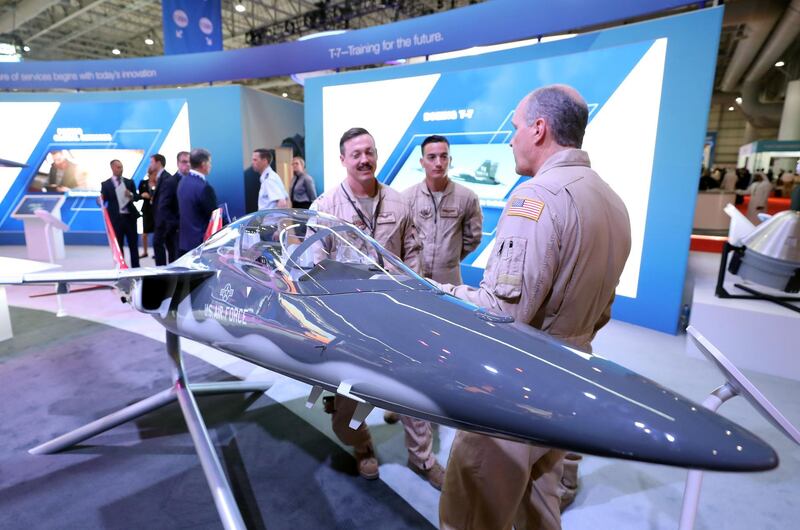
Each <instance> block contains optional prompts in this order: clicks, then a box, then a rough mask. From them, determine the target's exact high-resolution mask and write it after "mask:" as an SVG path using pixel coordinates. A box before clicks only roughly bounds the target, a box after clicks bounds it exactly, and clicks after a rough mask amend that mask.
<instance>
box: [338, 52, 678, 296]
mask: <svg viewBox="0 0 800 530" xmlns="http://www.w3.org/2000/svg"><path fill="white" fill-rule="evenodd" d="M666 50H667V39H665V38H662V39H655V40H646V41H642V42H636V43H633V44H628V45H625V46H618V47H614V48H608V49H600V50H589V51H582V52H580V53H573V54H567V55H558V56H555V57H544V58H539V59H534V60H528V61H519V62H516V63H511V64H499V65H493V66H487V67H483V68H469V69H463V70H462V69H455V70H444V71H441V72H437V73H433V74H428V75H419V76H408V77H403V76H399V77H396V78H393V79H385V80H379V81H367V82H360V83H348V84H335V85H331V86H324V87H323V88H322V102H323V115H322V126H323V152H324V175H325V189H328V188H329V187H330V186H332V185H336V183H338V182H339V181H340V180H341V178H342V176H343V170H342V167H341V162H340V161H339V147H338V139H339V137H340V136H341V134H342V133H343V132H344V131H345V130H347V129H348V128H350V127H352V126H354V125H358V126H361V127H365V128H366V129H368V130H369V131H370V132H371V133H372V135H373V137H374V138H375V142H376V146H377V149H378V158H379V159H378V179H379V180H381V181H382V182H385V183H387V184H389V185H390V186H391V187H393V188H395V189H397V190H398V191H402V190H404V189H406V188H408V187H410V186H412V185H414V184H416V183H417V182H420V181H421V180H423V179H424V177H425V175H424V173H423V172H422V170H421V167H420V162H419V159H420V157H421V152H420V147H419V146H420V145H421V143H422V141H423V140H424V139H425V138H426V137H427V136H428V135H431V134H439V135H443V136H446V137H447V138H448V139H449V140H450V142H451V155H452V158H453V162H452V166H451V168H450V177H451V178H452V179H453V180H454V181H455V182H458V183H459V184H463V185H465V186H467V187H469V188H470V189H472V190H473V191H475V192H476V193H477V194H478V197H479V198H480V200H481V206H482V207H483V209H484V217H485V223H484V234H485V236H484V238H483V242H482V243H481V246H480V247H479V248H478V249H477V250H476V251H475V252H473V253H472V254H471V255H470V256H467V258H466V259H465V260H464V262H463V263H464V265H466V266H468V267H475V268H477V269H482V268H484V267H485V266H486V263H487V261H488V258H489V255H490V253H491V249H492V246H493V236H494V232H495V223H496V220H497V218H498V217H499V214H500V212H501V211H502V209H503V207H504V206H505V202H506V201H507V200H508V198H509V195H510V193H511V190H512V189H513V188H514V187H515V185H517V184H518V183H520V182H522V181H524V180H526V179H527V178H529V176H525V175H518V174H517V173H516V171H515V163H514V156H513V154H512V150H511V148H510V142H511V139H512V137H513V127H512V125H511V118H512V116H513V113H514V110H515V108H516V106H517V103H518V102H519V101H520V100H521V99H522V98H523V97H524V96H525V95H526V94H527V93H528V92H530V91H531V90H532V89H535V88H536V87H538V86H542V85H546V84H550V83H553V82H559V83H564V84H568V85H571V86H574V87H575V88H577V89H578V91H579V92H581V94H582V95H583V96H584V98H585V99H586V101H587V104H588V105H589V110H590V114H589V125H588V127H587V130H586V136H585V138H584V145H583V148H584V149H585V150H586V151H587V152H588V153H589V157H590V159H591V161H592V167H593V168H594V169H595V170H596V171H597V172H598V173H599V174H600V175H601V177H602V178H603V179H604V180H605V181H606V182H608V184H609V185H610V186H611V187H612V188H613V189H614V190H615V191H616V192H617V194H619V195H620V197H621V198H622V199H623V201H624V202H625V205H626V206H627V208H628V213H629V215H630V219H631V231H632V248H631V253H630V257H629V259H628V262H627V264H626V267H625V270H624V272H623V274H622V278H621V279H620V282H619V286H618V288H617V294H618V295H621V296H627V297H631V298H635V297H636V293H637V289H638V283H639V270H640V264H641V257H642V248H643V242H644V227H645V224H646V218H647V211H648V205H649V199H650V181H651V175H652V172H653V157H654V153H655V147H656V131H657V128H658V120H659V110H660V103H661V91H662V81H663V73H664V61H665V57H666ZM386 101H393V102H394V103H393V104H392V105H387V104H386ZM621 161H624V163H620V162H621Z"/></svg>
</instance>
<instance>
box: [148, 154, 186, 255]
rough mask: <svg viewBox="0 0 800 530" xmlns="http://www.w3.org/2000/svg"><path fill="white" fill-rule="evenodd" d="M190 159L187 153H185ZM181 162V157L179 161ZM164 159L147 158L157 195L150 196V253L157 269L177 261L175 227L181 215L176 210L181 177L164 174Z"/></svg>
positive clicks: (176, 229) (176, 232)
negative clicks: (151, 231) (153, 226)
mask: <svg viewBox="0 0 800 530" xmlns="http://www.w3.org/2000/svg"><path fill="white" fill-rule="evenodd" d="M185 156H186V158H187V159H188V158H189V153H185ZM178 158H179V160H180V156H179V157H178ZM166 163H167V159H166V158H164V155H161V154H155V155H153V156H151V157H150V166H149V167H148V168H147V172H148V173H156V174H157V175H158V176H157V177H156V179H157V180H156V191H155V192H154V193H153V198H152V205H153V220H154V222H155V230H154V231H153V253H154V255H155V260H156V265H166V264H167V263H172V262H173V261H175V260H176V259H177V258H178V225H179V224H180V214H179V209H178V181H179V180H180V178H181V177H180V174H175V175H170V174H169V173H167V172H166V171H165V170H164V166H165V165H166Z"/></svg>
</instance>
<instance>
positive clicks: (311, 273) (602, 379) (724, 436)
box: [0, 210, 778, 528]
mask: <svg viewBox="0 0 800 530" xmlns="http://www.w3.org/2000/svg"><path fill="white" fill-rule="evenodd" d="M71 282H90V283H98V282H105V283H111V284H113V285H115V286H116V288H117V289H118V290H119V292H120V293H121V296H122V298H123V301H125V302H128V303H130V304H131V305H132V306H133V307H134V308H135V309H137V310H138V311H141V312H144V313H147V314H149V315H151V316H152V317H153V318H154V319H156V320H157V321H158V322H159V323H160V324H161V325H163V326H164V327H165V328H166V333H167V350H168V352H169V354H170V357H171V358H172V359H173V362H174V366H173V372H174V374H175V376H174V377H175V387H174V388H173V389H172V390H170V391H169V392H172V394H170V396H172V395H174V394H177V398H178V401H179V402H180V404H181V406H182V409H183V412H184V416H185V418H186V421H187V423H188V425H189V429H190V432H191V433H192V436H193V438H194V441H195V446H196V449H197V451H198V455H199V457H200V460H201V463H202V464H203V468H204V471H205V472H206V477H207V479H208V481H209V485H210V487H211V490H212V494H213V496H214V498H215V501H216V502H217V508H218V511H219V513H220V516H221V518H222V520H223V522H224V523H225V526H226V527H229V528H244V524H243V523H242V520H241V516H240V514H239V511H238V509H237V506H236V503H235V501H234V499H233V495H232V493H231V490H230V487H229V486H228V483H227V480H226V479H225V475H224V473H223V471H222V469H221V467H220V465H219V461H218V459H217V457H216V454H215V451H214V447H213V445H212V444H211V442H210V439H209V437H208V433H207V431H206V429H205V426H204V424H203V421H202V417H201V416H200V414H199V411H198V410H197V408H196V405H195V403H194V398H193V389H199V387H204V388H206V389H207V390H210V389H209V388H207V387H208V386H209V385H210V384H207V383H203V384H200V385H193V384H191V383H190V382H188V381H187V380H186V375H185V373H184V372H183V368H182V361H181V353H180V343H179V340H180V337H185V338H188V339H191V340H195V341H198V342H200V343H203V344H206V345H209V346H211V347H214V348H217V349H219V350H222V351H224V352H227V353H229V354H231V355H234V356H236V357H238V358H240V359H244V360H245V361H249V362H251V363H253V364H256V365H258V366H261V367H264V368H267V369H269V370H272V371H274V372H278V373H280V374H283V375H286V376H288V377H291V378H294V379H297V380H299V381H302V382H305V383H307V384H309V385H311V387H312V389H311V392H310V395H309V398H308V401H307V406H309V407H310V406H313V404H314V403H315V402H316V401H317V400H318V399H319V397H320V395H321V394H322V392H323V391H328V392H333V393H336V394H339V395H342V396H346V397H349V398H351V399H354V400H356V401H357V402H358V407H357V408H356V411H355V413H354V415H353V417H352V420H351V422H350V427H351V428H354V429H355V428H358V427H359V426H360V424H361V423H362V422H363V421H364V419H365V418H366V417H367V415H368V414H369V412H370V411H371V410H372V409H373V407H380V408H383V409H387V410H392V411H395V412H398V413H400V414H407V415H410V416H415V417H418V418H422V419H425V420H429V421H432V422H435V423H439V424H443V425H448V426H451V427H454V428H457V429H462V430H467V431H473V432H477V433H481V434H486V435H490V436H497V437H502V438H507V439H511V440H517V441H521V442H526V443H532V444H537V445H539V444H541V445H547V446H553V447H558V448H563V449H568V450H573V451H577V452H580V453H588V454H594V455H600V456H607V457H615V458H623V459H630V460H639V461H644V462H653V463H658V464H666V465H671V466H680V467H686V468H693V469H709V470H719V471H759V470H767V469H771V468H774V467H776V466H777V465H778V457H777V455H776V453H775V452H774V451H773V449H772V448H771V447H770V446H769V445H767V444H766V443H765V442H763V441H762V440H761V439H759V438H758V437H756V436H755V435H754V434H752V433H750V432H749V431H747V430H745V429H744V428H742V427H740V426H739V425H737V424H735V423H733V422H732V421H730V420H728V419H726V418H724V417H722V416H719V415H717V414H715V413H713V412H710V411H708V410H706V409H704V408H703V407H701V406H700V405H698V404H696V403H694V402H692V401H690V400H688V399H686V398H684V397H682V396H680V395H678V394H676V393H674V392H672V391H671V390H669V389H667V388H664V387H662V386H660V385H659V384H657V383H655V382H653V381H651V380H648V379H646V378H644V377H643V376H641V375H639V374H637V373H635V372H632V371H630V370H628V369H626V368H624V367H622V366H620V365H618V364H615V363H613V362H611V361H609V360H606V359H604V358H602V357H600V356H598V355H592V354H588V353H584V352H582V351H579V350H577V349H574V348H572V347H569V346H567V345H565V344H564V343H561V342H559V341H557V340H556V339H554V338H552V337H550V336H549V335H547V334H545V333H543V332H541V331H538V330H536V329H534V328H532V327H530V326H527V325H522V324H517V323H514V322H513V319H512V318H511V317H508V316H506V315H502V314H495V313H492V312H488V311H486V310H483V309H480V308H478V307H477V306H474V305H472V304H470V303H468V302H465V301H462V300H459V299H457V298H455V297H452V296H450V295H447V294H444V293H443V292H442V291H441V290H439V289H438V288H437V287H435V286H434V285H433V284H431V283H429V282H428V281H426V280H425V279H423V278H421V277H420V276H418V275H417V274H415V273H414V272H413V271H412V270H410V269H409V268H408V267H407V266H406V265H404V264H403V263H402V262H401V261H400V259H399V258H397V257H395V256H394V255H392V254H391V253H389V252H388V251H386V250H385V249H384V248H383V247H381V246H380V245H379V244H378V243H377V242H375V241H374V240H373V239H372V238H370V237H368V236H366V235H365V234H364V233H363V232H361V231H360V230H358V229H357V228H356V227H354V226H352V225H350V224H348V223H346V222H344V221H341V220H339V219H336V218H334V217H330V216H327V215H323V214H319V213H317V212H312V211H307V210H267V211H261V212H257V213H255V214H251V215H249V216H246V217H243V218H241V219H239V220H237V221H235V222H234V223H232V224H230V225H228V226H227V227H225V228H223V229H222V230H220V231H219V232H217V233H216V234H214V235H213V236H211V237H210V238H209V239H208V240H207V241H205V242H204V243H203V244H201V245H200V246H199V247H197V248H196V249H194V250H193V251H191V252H189V253H188V254H186V255H184V256H183V257H181V258H180V259H178V260H177V261H176V262H174V263H172V264H171V265H168V266H166V267H158V268H143V269H119V270H111V271H86V272H83V271H81V272H54V273H49V272H44V273H36V274H20V275H17V276H12V277H8V276H5V277H0V283H14V284H40V283H56V284H58V286H59V289H58V291H59V292H66V290H67V289H66V285H67V284H68V283H71ZM243 383H244V382H243ZM245 387H246V385H245ZM242 389H244V388H242ZM242 389H240V390H242ZM194 391H198V390H194ZM165 392H167V391H165ZM162 394H163V393H162ZM157 396H159V395H157ZM157 396H153V397H152V398H148V400H150V401H148V400H145V401H143V402H140V404H136V405H132V406H131V407H129V408H128V412H120V413H115V414H112V415H110V416H108V417H107V418H105V419H101V420H97V421H96V422H94V423H93V424H90V425H89V426H86V427H84V428H81V429H78V430H76V431H74V432H73V433H68V434H67V435H64V436H63V437H61V438H60V439H56V440H54V441H52V442H48V444H44V445H43V446H40V447H38V448H35V449H34V450H33V452H37V453H43V452H54V451H58V450H60V449H63V448H66V447H68V446H70V445H72V444H74V443H77V442H79V441H81V440H85V439H87V438H89V437H91V436H93V435H95V434H97V433H99V432H102V431H103V430H106V429H109V428H111V427H113V426H115V425H119V424H120V423H122V422H124V421H127V420H128V419H131V418H133V417H135V416H137V415H140V414H142V413H144V412H147V411H149V410H152V409H154V408H156V407H158V406H162V405H163V404H165V403H167V402H169V399H168V397H170V396H167V397H164V396H162V397H160V398H157ZM154 400H155V401H154ZM159 400H160V401H159Z"/></svg>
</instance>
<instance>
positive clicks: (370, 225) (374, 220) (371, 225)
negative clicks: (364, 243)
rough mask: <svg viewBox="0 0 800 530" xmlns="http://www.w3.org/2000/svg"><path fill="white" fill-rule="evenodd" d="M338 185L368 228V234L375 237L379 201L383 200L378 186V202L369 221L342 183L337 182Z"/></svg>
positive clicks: (379, 207)
mask: <svg viewBox="0 0 800 530" xmlns="http://www.w3.org/2000/svg"><path fill="white" fill-rule="evenodd" d="M339 186H341V188H342V191H343V192H344V196H345V197H347V200H348V201H349V202H350V206H352V207H353V209H354V210H355V211H356V214H357V215H358V218H359V219H361V222H362V223H364V224H365V225H366V227H367V228H368V229H369V235H370V236H371V237H375V224H376V223H377V220H378V215H379V214H380V211H381V202H382V201H383V196H382V195H381V189H380V188H378V204H377V205H376V206H375V213H374V215H373V217H372V222H371V223H370V222H369V220H367V216H366V215H364V212H362V211H361V208H359V207H358V205H357V204H356V203H355V201H353V199H351V198H350V194H349V193H347V190H346V189H344V183H342V184H339Z"/></svg>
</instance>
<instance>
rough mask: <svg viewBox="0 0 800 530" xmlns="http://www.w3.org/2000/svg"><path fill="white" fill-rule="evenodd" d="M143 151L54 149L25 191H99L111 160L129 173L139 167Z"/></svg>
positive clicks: (107, 173)
mask: <svg viewBox="0 0 800 530" xmlns="http://www.w3.org/2000/svg"><path fill="white" fill-rule="evenodd" d="M143 156H144V150H143V149H57V150H54V151H50V152H49V153H47V156H45V158H44V160H43V161H42V163H41V165H40V166H39V169H38V171H36V173H34V174H33V175H32V177H31V181H30V183H29V184H28V192H37V191H41V192H51V193H66V192H71V191H89V192H97V193H99V192H100V184H101V183H102V182H103V181H104V180H106V179H107V178H109V177H110V176H111V169H110V167H109V164H110V163H111V161H112V160H119V161H120V162H122V166H123V175H125V176H130V174H129V173H127V174H126V173H125V169H126V168H127V169H128V171H132V170H134V169H136V168H137V167H138V166H139V163H140V162H141V161H142V157H143Z"/></svg>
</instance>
